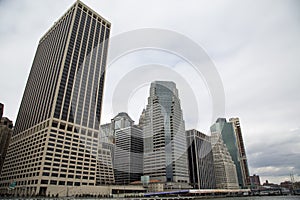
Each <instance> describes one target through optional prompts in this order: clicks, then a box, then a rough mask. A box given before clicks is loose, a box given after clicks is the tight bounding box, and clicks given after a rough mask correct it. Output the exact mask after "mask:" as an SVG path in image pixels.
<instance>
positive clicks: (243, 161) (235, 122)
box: [229, 118, 250, 187]
mask: <svg viewBox="0 0 300 200" xmlns="http://www.w3.org/2000/svg"><path fill="white" fill-rule="evenodd" d="M229 122H231V123H232V126H233V130H234V133H235V138H236V143H237V146H238V151H239V158H238V160H239V161H240V165H241V172H242V177H243V186H244V187H247V186H249V185H250V174H249V168H248V161H247V156H246V149H245V145H244V140H243V135H242V129H241V125H240V120H239V118H230V119H229Z"/></svg>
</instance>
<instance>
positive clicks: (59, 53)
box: [0, 1, 110, 195]
mask: <svg viewBox="0 0 300 200" xmlns="http://www.w3.org/2000/svg"><path fill="white" fill-rule="evenodd" d="M109 34H110V23H109V22H108V21H107V20H105V19H104V18H103V17H102V16H100V15H99V14H97V13H96V12H95V11H93V10H92V9H90V8H89V7H88V6H86V5H85V4H83V3H82V2H80V1H76V3H74V4H73V5H72V6H71V8H70V9H69V10H68V11H67V12H66V13H65V14H64V15H63V16H62V17H61V18H60V19H59V20H58V21H57V22H55V23H54V25H53V26H52V27H51V28H50V30H49V31H48V32H47V33H46V34H45V35H44V36H43V37H42V38H41V39H40V41H39V44H38V48H37V51H36V55H35V57H34V61H33V64H32V68H31V71H30V74H29V78H28V81H27V84H26V88H25V91H24V94H23V99H22V102H21V105H20V109H19V113H18V116H17V120H16V126H15V130H14V132H13V137H12V141H11V143H10V146H9V149H8V153H7V159H6V160H5V163H4V167H3V171H2V174H1V178H0V184H1V193H5V192H7V188H8V186H9V185H10V183H11V182H13V181H15V182H16V189H15V190H14V191H13V192H14V193H16V194H20V195H21V194H22V195H34V194H40V195H45V194H46V193H47V187H49V186H59V187H67V186H80V185H90V186H93V185H96V179H97V176H101V173H96V172H97V166H96V165H97V159H98V154H99V151H98V134H99V129H100V117H101V106H102V96H103V87H104V78H105V67H106V57H107V48H108V38H109ZM100 152H101V151H100ZM98 178H99V177H98Z"/></svg>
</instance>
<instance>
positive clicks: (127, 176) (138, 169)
mask: <svg viewBox="0 0 300 200" xmlns="http://www.w3.org/2000/svg"><path fill="white" fill-rule="evenodd" d="M101 134H102V136H101V137H103V139H102V140H101V141H102V142H101V145H102V147H103V148H104V149H107V150H109V151H110V152H111V159H112V161H113V169H114V177H115V183H116V184H120V185H124V184H126V185H127V184H130V183H131V182H134V181H137V180H140V178H141V176H142V175H143V133H142V129H141V128H140V127H138V126H136V125H134V121H133V120H132V119H131V117H130V116H129V115H128V114H127V113H125V112H120V113H118V114H117V115H116V116H115V117H114V118H113V119H111V123H107V124H103V125H101Z"/></svg>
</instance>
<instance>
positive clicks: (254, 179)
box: [249, 174, 261, 189]
mask: <svg viewBox="0 0 300 200" xmlns="http://www.w3.org/2000/svg"><path fill="white" fill-rule="evenodd" d="M249 179H250V185H251V189H257V188H258V187H259V186H260V185H261V184H260V178H259V176H258V175H256V174H253V176H250V177H249Z"/></svg>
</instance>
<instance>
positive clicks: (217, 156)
mask: <svg viewBox="0 0 300 200" xmlns="http://www.w3.org/2000/svg"><path fill="white" fill-rule="evenodd" d="M220 128H221V127H220V126H219V124H214V125H212V126H211V127H210V130H211V138H212V139H211V143H212V146H213V159H214V167H215V179H216V187H217V189H238V188H239V185H238V178H237V172H236V166H235V164H234V162H233V161H232V158H231V156H230V153H229V151H228V149H227V147H226V145H225V144H224V142H223V139H222V136H221V129H220Z"/></svg>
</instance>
